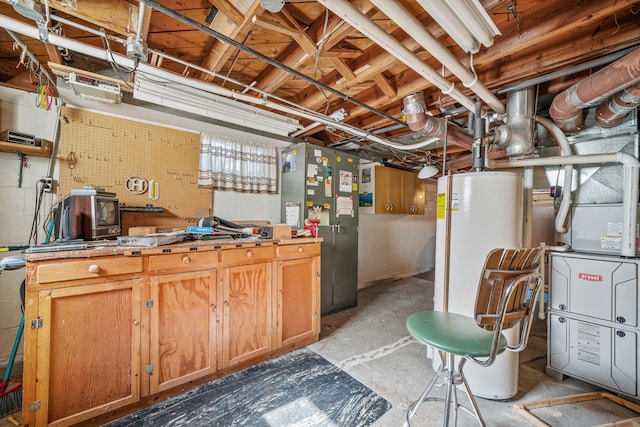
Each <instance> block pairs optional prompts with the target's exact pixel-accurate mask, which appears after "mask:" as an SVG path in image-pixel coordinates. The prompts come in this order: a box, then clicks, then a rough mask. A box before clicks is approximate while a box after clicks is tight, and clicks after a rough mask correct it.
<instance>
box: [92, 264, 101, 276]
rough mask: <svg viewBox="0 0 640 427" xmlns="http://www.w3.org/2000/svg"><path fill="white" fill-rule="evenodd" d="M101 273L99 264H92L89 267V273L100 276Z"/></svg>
mask: <svg viewBox="0 0 640 427" xmlns="http://www.w3.org/2000/svg"><path fill="white" fill-rule="evenodd" d="M99 272H100V266H99V265H98V264H91V265H90V266H89V273H92V274H98V273H99Z"/></svg>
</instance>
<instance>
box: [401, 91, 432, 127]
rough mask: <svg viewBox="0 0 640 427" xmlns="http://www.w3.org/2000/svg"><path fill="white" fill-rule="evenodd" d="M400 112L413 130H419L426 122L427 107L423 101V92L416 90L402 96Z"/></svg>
mask: <svg viewBox="0 0 640 427" xmlns="http://www.w3.org/2000/svg"><path fill="white" fill-rule="evenodd" d="M402 105H403V107H402V113H403V114H404V117H405V119H406V121H407V125H409V129H411V130H412V131H414V132H417V131H421V130H422V129H423V128H424V126H425V124H426V122H427V114H426V112H427V107H426V105H425V103H424V93H422V92H417V93H412V94H411V95H407V96H405V97H404V98H402Z"/></svg>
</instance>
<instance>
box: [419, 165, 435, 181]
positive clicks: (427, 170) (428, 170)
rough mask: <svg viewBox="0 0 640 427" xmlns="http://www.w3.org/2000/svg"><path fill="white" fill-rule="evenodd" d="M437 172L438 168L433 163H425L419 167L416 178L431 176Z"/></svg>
mask: <svg viewBox="0 0 640 427" xmlns="http://www.w3.org/2000/svg"><path fill="white" fill-rule="evenodd" d="M438 172H439V170H438V168H437V167H435V166H433V165H426V166H425V167H423V168H422V169H420V172H418V178H420V179H427V178H431V177H432V176H434V175H435V174H437V173H438Z"/></svg>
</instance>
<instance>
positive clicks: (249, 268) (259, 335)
mask: <svg viewBox="0 0 640 427" xmlns="http://www.w3.org/2000/svg"><path fill="white" fill-rule="evenodd" d="M271 253H272V254H273V251H271ZM224 256H225V254H224V253H223V258H224ZM272 256H273V255H272ZM271 264H272V262H260V263H255V264H248V265H239V266H232V267H225V268H224V279H223V285H222V286H223V301H224V302H223V320H222V330H223V332H222V351H223V366H224V367H229V366H233V365H235V364H237V363H240V362H242V361H244V360H248V359H252V358H254V357H256V356H259V355H261V354H264V353H267V352H268V351H270V350H271V349H272V348H273V346H274V338H275V327H274V321H273V301H274V299H273V298H274V297H273V293H274V290H273V285H272V284H273V276H272V272H271Z"/></svg>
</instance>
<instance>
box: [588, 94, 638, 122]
mask: <svg viewBox="0 0 640 427" xmlns="http://www.w3.org/2000/svg"><path fill="white" fill-rule="evenodd" d="M638 105H640V83H638V84H635V85H634V86H631V87H628V88H626V89H623V90H621V91H620V92H618V93H616V94H615V95H613V96H612V97H611V98H609V99H608V100H607V101H606V102H603V103H602V104H600V106H599V107H598V108H596V117H595V120H596V123H597V124H598V125H599V126H602V127H605V128H609V127H613V126H616V125H618V124H620V123H621V122H622V121H623V120H624V119H625V117H627V115H629V112H630V111H632V110H633V109H634V108H636V107H637V106H638Z"/></svg>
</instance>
